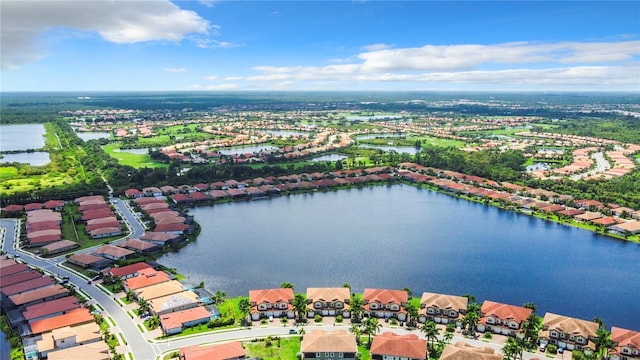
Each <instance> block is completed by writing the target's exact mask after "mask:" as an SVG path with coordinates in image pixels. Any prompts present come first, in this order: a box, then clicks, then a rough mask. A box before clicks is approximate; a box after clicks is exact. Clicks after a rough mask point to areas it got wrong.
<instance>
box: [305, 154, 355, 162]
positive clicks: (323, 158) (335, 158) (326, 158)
mask: <svg viewBox="0 0 640 360" xmlns="http://www.w3.org/2000/svg"><path fill="white" fill-rule="evenodd" d="M346 158H347V156H346V155H340V154H328V155H322V156H318V157H314V158H313V159H309V161H313V162H318V161H331V162H336V161H338V160H343V159H346Z"/></svg>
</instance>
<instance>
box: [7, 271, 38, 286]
mask: <svg viewBox="0 0 640 360" xmlns="http://www.w3.org/2000/svg"><path fill="white" fill-rule="evenodd" d="M39 277H42V274H40V273H39V272H37V271H35V270H31V271H22V272H19V273H17V274H14V275H12V276H7V277H4V278H2V282H0V288H4V287H5V286H10V285H13V284H17V283H21V282H24V281H29V280H31V279H35V278H39Z"/></svg>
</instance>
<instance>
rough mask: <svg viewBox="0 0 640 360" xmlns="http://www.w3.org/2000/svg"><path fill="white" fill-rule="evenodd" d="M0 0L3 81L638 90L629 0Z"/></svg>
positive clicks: (68, 87)
mask: <svg viewBox="0 0 640 360" xmlns="http://www.w3.org/2000/svg"><path fill="white" fill-rule="evenodd" d="M0 7H1V9H0V10H1V13H2V19H1V20H2V24H1V31H2V43H1V46H2V48H1V51H0V55H1V60H2V63H1V65H2V70H1V80H0V81H1V83H0V85H1V90H2V91H102V90H106V91H111V90H113V91H119V90H126V91H137V90H141V91H146V90H157V91H165V90H182V91H191V90H238V91H241V90H292V91H295V90H393V91H396V90H411V91H413V90H489V91H492V90H499V91H504V90H507V91H511V90H514V91H515V90H534V91H554V90H556V91H565V90H567V91H571V90H579V91H585V90H588V91H615V90H624V91H640V2H638V1H622V2H613V1H602V2H600V1H566V2H561V1H530V2H528V1H497V2H486V1H471V2H465V1H337V0H336V1H211V0H202V1H174V2H170V1H166V0H145V1H129V0H120V1H102V0H91V1H85V0H75V1H72V0H66V1H55V0H53V1H52V0H45V1H32V0H2V2H0Z"/></svg>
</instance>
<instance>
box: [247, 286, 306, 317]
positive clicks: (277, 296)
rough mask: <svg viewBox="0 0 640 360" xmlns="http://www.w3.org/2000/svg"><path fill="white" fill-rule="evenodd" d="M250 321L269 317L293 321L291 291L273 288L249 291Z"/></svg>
mask: <svg viewBox="0 0 640 360" xmlns="http://www.w3.org/2000/svg"><path fill="white" fill-rule="evenodd" d="M249 301H250V302H251V320H254V321H255V320H260V319H261V318H269V317H276V318H277V317H287V318H290V319H293V317H294V316H295V315H294V312H293V289H289V288H275V289H262V290H249Z"/></svg>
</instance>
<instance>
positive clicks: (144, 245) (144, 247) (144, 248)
mask: <svg viewBox="0 0 640 360" xmlns="http://www.w3.org/2000/svg"><path fill="white" fill-rule="evenodd" d="M118 247H121V248H125V249H128V250H131V251H133V252H136V253H141V254H147V253H151V252H154V251H157V250H160V246H158V245H156V244H152V243H150V242H148V241H142V240H140V239H129V240H126V241H123V242H121V243H119V244H118Z"/></svg>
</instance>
